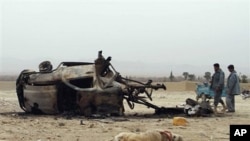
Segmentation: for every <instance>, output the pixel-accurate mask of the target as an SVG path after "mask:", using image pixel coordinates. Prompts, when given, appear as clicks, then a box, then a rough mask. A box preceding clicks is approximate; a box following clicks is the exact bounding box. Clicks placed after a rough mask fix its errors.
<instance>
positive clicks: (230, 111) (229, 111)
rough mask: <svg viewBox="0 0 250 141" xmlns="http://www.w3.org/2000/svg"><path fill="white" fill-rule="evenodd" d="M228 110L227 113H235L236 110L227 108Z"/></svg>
mask: <svg viewBox="0 0 250 141" xmlns="http://www.w3.org/2000/svg"><path fill="white" fill-rule="evenodd" d="M226 112H227V113H234V112H235V111H234V110H227V111H226Z"/></svg>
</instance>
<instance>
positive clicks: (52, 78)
mask: <svg viewBox="0 0 250 141" xmlns="http://www.w3.org/2000/svg"><path fill="white" fill-rule="evenodd" d="M62 77H64V78H65V79H67V80H70V79H75V78H89V77H93V65H92V64H89V65H81V66H70V67H60V68H58V69H57V70H56V71H52V72H49V73H34V74H31V75H30V76H29V83H30V84H48V83H49V82H56V81H60V80H61V79H62Z"/></svg>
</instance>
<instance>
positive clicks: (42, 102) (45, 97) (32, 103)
mask: <svg viewBox="0 0 250 141" xmlns="http://www.w3.org/2000/svg"><path fill="white" fill-rule="evenodd" d="M24 103H25V108H26V109H27V112H32V113H39V112H41V113H45V114H55V113H58V110H57V89H56V86H55V85H50V86H31V85H26V87H25V88H24Z"/></svg>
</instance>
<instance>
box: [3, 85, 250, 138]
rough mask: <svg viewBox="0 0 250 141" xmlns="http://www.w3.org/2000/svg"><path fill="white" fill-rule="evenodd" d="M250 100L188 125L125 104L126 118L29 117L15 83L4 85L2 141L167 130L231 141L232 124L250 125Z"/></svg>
mask: <svg viewBox="0 0 250 141" xmlns="http://www.w3.org/2000/svg"><path fill="white" fill-rule="evenodd" d="M177 87H178V86H177ZM195 96H196V95H195V92H194V91H168V90H167V91H161V90H160V91H156V92H155V93H154V94H153V101H152V103H154V104H156V105H159V106H165V107H174V106H176V105H180V104H183V103H184V102H185V100H186V98H193V99H195ZM249 100H250V99H247V100H242V98H241V97H240V96H236V113H231V114H228V113H226V114H220V115H219V116H212V117H186V118H187V120H188V122H189V123H188V125H187V126H173V124H172V121H173V117H172V116H170V115H161V116H156V115H153V113H154V110H153V109H148V108H147V107H145V106H143V105H138V104H136V105H135V109H134V110H131V109H129V107H128V106H127V103H126V102H124V105H125V109H126V112H125V116H124V117H110V118H105V119H88V118H85V117H83V116H76V117H70V116H64V115H27V114H25V113H24V112H23V111H22V110H21V109H20V107H19V104H18V100H17V97H16V93H15V83H14V82H0V124H1V128H0V140H1V141H17V140H18V141H108V140H111V139H112V137H114V136H115V135H116V134H118V133H120V132H124V131H128V132H143V131H146V130H148V129H166V130H170V131H172V132H175V133H178V134H181V135H182V136H183V137H184V139H185V141H200V140H204V141H228V140H229V126H230V125H231V124H249V119H250V112H249V106H250V101H249Z"/></svg>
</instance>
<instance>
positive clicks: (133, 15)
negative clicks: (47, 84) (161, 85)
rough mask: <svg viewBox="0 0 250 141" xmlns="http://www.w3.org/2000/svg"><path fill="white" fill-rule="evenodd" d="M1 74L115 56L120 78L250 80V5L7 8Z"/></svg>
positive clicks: (35, 2) (159, 1) (7, 4)
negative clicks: (225, 76)
mask: <svg viewBox="0 0 250 141" xmlns="http://www.w3.org/2000/svg"><path fill="white" fill-rule="evenodd" d="M0 4H1V6H0V8H1V9H0V25H1V26H0V27H1V28H0V33H1V34H0V43H1V44H0V51H1V53H0V74H10V73H19V72H20V71H21V70H23V69H27V68H29V69H34V70H37V69H38V67H37V66H38V64H39V63H40V62H41V61H44V60H50V61H51V62H52V64H53V66H54V68H55V67H56V66H57V65H58V64H59V62H62V61H88V62H93V60H94V59H95V58H96V57H97V52H98V51H99V50H103V54H104V55H105V56H106V57H107V56H112V62H113V65H114V66H115V67H116V68H117V70H118V71H119V72H120V73H121V74H126V75H127V74H128V75H150V76H152V75H157V76H159V75H167V76H169V73H170V71H173V73H174V74H176V75H181V74H182V73H183V72H184V71H187V72H189V73H195V74H197V75H202V74H204V72H205V71H210V72H212V71H213V67H212V65H213V64H214V63H216V62H218V63H220V64H221V66H222V69H223V70H224V71H225V72H227V66H228V65H229V64H234V65H235V67H236V70H237V71H238V72H240V73H241V74H247V75H248V76H249V77H250V45H249V41H250V39H249V38H250V36H249V32H250V29H249V18H250V17H249V16H250V14H249V13H250V11H249V9H250V3H249V0H0Z"/></svg>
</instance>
